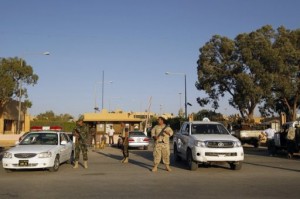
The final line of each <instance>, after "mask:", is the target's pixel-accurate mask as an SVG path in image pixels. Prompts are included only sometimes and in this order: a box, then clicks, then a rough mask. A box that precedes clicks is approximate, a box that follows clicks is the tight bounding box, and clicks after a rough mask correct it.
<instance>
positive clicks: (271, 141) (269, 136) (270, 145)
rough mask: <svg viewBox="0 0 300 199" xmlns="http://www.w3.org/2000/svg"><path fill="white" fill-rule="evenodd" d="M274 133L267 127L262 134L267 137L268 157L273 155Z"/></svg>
mask: <svg viewBox="0 0 300 199" xmlns="http://www.w3.org/2000/svg"><path fill="white" fill-rule="evenodd" d="M275 133H276V131H275V130H274V129H272V128H271V126H269V128H267V129H266V130H264V134H265V135H266V136H267V147H268V152H269V155H270V156H273V155H274V154H275V143H274V134H275Z"/></svg>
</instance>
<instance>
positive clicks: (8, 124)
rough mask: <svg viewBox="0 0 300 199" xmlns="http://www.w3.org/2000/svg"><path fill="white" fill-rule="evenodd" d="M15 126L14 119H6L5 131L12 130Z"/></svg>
mask: <svg viewBox="0 0 300 199" xmlns="http://www.w3.org/2000/svg"><path fill="white" fill-rule="evenodd" d="M12 126H13V120H4V129H3V130H4V132H11V131H12Z"/></svg>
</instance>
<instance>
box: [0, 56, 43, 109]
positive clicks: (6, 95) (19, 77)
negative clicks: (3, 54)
mask: <svg viewBox="0 0 300 199" xmlns="http://www.w3.org/2000/svg"><path fill="white" fill-rule="evenodd" d="M37 81H38V76H37V75H36V74H34V72H33V69H32V67H31V66H30V65H27V63H26V62H25V61H24V60H21V59H20V58H17V57H15V58H0V109H1V108H3V107H4V105H5V104H6V103H7V102H8V101H9V100H11V99H12V98H18V97H20V94H21V96H22V97H24V98H25V99H27V98H28V94H27V89H26V87H25V86H26V85H35V84H36V83H37ZM21 85H22V87H21ZM20 89H21V90H20ZM25 101H26V103H24V104H25V105H29V106H31V103H30V102H29V101H28V100H25Z"/></svg>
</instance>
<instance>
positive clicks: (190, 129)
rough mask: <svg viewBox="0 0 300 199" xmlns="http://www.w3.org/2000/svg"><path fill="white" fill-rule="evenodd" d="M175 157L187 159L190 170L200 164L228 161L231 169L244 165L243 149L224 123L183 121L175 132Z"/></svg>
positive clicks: (237, 168) (177, 159) (205, 120)
mask: <svg viewBox="0 0 300 199" xmlns="http://www.w3.org/2000/svg"><path fill="white" fill-rule="evenodd" d="M173 144H174V158H175V160H176V161H179V160H185V161H187V163H188V168H189V169H190V170H196V169H197V168H198V165H199V164H206V165H209V164H211V163H213V162H227V163H228V164H229V166H230V168H231V169H232V170H239V169H241V168H242V161H243V160H244V150H243V147H242V144H241V142H240V141H239V140H238V139H237V138H236V137H234V136H232V135H231V134H230V133H229V132H228V131H227V129H226V128H225V127H224V126H223V124H221V123H218V122H211V121H209V120H208V119H207V118H205V119H204V120H203V121H192V122H184V123H183V124H182V126H181V128H180V130H179V132H178V133H176V134H175V135H174V139H173Z"/></svg>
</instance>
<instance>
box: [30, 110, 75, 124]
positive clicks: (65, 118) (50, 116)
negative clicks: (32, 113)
mask: <svg viewBox="0 0 300 199" xmlns="http://www.w3.org/2000/svg"><path fill="white" fill-rule="evenodd" d="M73 119H74V118H73V116H72V115H70V114H68V113H65V114H60V115H56V114H55V113H54V112H53V111H46V112H45V113H40V114H38V115H37V116H36V118H35V120H36V121H59V122H69V121H71V120H73Z"/></svg>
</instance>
